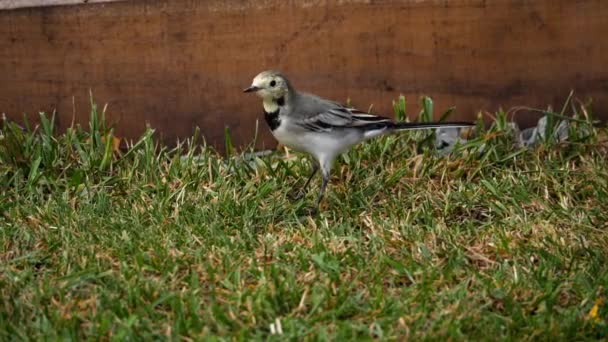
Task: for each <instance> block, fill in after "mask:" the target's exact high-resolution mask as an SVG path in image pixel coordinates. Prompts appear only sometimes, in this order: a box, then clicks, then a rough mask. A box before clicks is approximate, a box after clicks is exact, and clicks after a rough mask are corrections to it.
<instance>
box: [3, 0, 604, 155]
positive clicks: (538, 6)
mask: <svg viewBox="0 0 608 342" xmlns="http://www.w3.org/2000/svg"><path fill="white" fill-rule="evenodd" d="M606 18H608V2H606V1H605V0H584V1H583V0H580V1H572V0H535V1H511V0H494V1H485V0H451V1H439V0H426V1H414V0H411V1H354V0H344V1H312V0H311V1H303V0H301V1H299V0H294V1H281V0H263V1H245V0H241V1H220V0H208V1H185V0H184V1H182V0H172V1H156V0H153V1H128V2H113V3H106V4H88V5H80V6H67V7H46V8H33V9H19V10H11V11H0V60H1V61H2V63H0V80H1V82H0V112H5V113H7V114H8V115H9V117H13V118H19V117H21V115H22V113H23V112H26V113H29V114H30V116H31V115H32V114H35V113H37V112H38V111H40V110H44V111H49V112H50V111H53V110H56V111H57V113H58V115H59V124H60V126H61V127H62V128H65V127H66V126H67V125H69V124H70V122H71V120H72V113H73V111H74V108H73V106H72V101H73V99H74V103H75V112H76V121H77V122H80V123H84V122H86V120H87V118H88V94H89V89H90V90H91V91H92V92H93V93H94V96H95V98H96V99H97V100H98V102H100V103H106V102H107V103H108V104H109V106H108V118H109V119H110V120H112V121H113V122H116V127H117V132H118V134H119V135H122V136H127V137H137V136H138V135H139V134H140V133H141V132H142V131H143V129H144V128H145V123H149V124H150V125H151V126H152V127H154V128H156V129H157V131H159V132H160V134H161V136H162V139H163V141H164V142H166V143H168V144H172V143H174V142H175V140H176V139H177V138H184V137H188V136H190V135H191V134H192V132H193V129H194V127H195V126H200V127H201V129H202V131H203V132H204V134H205V136H206V137H207V139H208V141H210V142H212V143H214V144H215V145H216V146H221V143H222V141H223V131H224V130H223V129H224V127H225V126H228V127H230V129H231V131H232V133H233V136H234V140H235V142H236V143H237V144H243V143H248V142H250V141H251V139H252V137H253V135H254V131H255V122H256V120H260V139H261V140H260V141H259V143H258V147H269V146H273V145H274V140H273V139H272V138H271V136H270V134H269V131H268V129H267V128H266V127H265V126H264V124H263V120H262V109H261V103H260V101H259V99H258V98H256V97H255V96H252V95H250V94H242V92H241V90H242V89H243V88H244V87H246V86H248V85H249V84H250V82H251V80H252V78H253V76H255V74H256V73H257V72H259V71H261V70H264V69H268V68H274V69H280V70H282V71H283V72H284V73H286V74H287V75H288V76H290V78H291V79H292V81H293V83H294V85H295V86H297V87H298V88H300V89H302V90H307V91H310V92H314V93H317V94H319V95H321V96H325V97H329V98H332V99H335V100H339V101H345V100H346V99H347V98H351V99H352V102H353V104H355V105H357V106H358V107H359V108H361V109H367V108H368V107H369V106H370V105H371V104H373V105H374V112H376V113H387V114H388V115H392V109H391V101H392V100H393V99H395V98H396V97H397V96H399V94H401V93H403V94H405V95H406V98H407V100H408V111H409V112H410V114H412V113H416V112H417V111H418V108H419V107H418V105H417V102H418V99H419V97H420V96H421V95H423V94H426V95H430V96H432V97H433V98H434V99H435V103H436V104H435V108H436V112H440V111H442V110H444V109H446V108H447V107H450V106H456V108H457V115H456V116H454V117H453V118H454V119H464V118H473V117H474V116H475V114H476V112H477V111H478V110H488V111H494V110H496V109H497V108H499V107H500V106H502V107H505V108H506V107H510V106H514V105H528V106H537V107H544V106H546V105H553V106H554V107H559V106H560V105H561V104H562V102H563V101H564V100H565V98H566V96H567V95H568V93H569V91H570V90H571V89H575V90H576V94H577V96H578V97H579V98H581V99H586V98H589V97H591V98H593V100H594V109H595V111H596V113H597V114H598V115H602V114H603V115H604V118H606V116H605V113H606V112H607V111H608V92H607V90H608V66H607V65H608V64H607V63H606V61H607V57H608V40H607V39H605V37H604V34H605V33H606V32H608V20H607V19H606ZM517 119H518V120H519V121H520V122H521V123H523V124H524V125H527V124H530V123H532V122H533V121H534V120H535V119H536V118H535V117H533V115H531V114H529V113H522V114H520V115H519V116H518V117H517Z"/></svg>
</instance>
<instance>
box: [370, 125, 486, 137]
mask: <svg viewBox="0 0 608 342" xmlns="http://www.w3.org/2000/svg"><path fill="white" fill-rule="evenodd" d="M473 126H475V124H473V123H470V122H392V121H388V122H377V123H373V124H369V125H366V126H365V128H364V131H365V132H364V136H365V139H366V140H367V139H371V138H374V137H377V136H379V135H383V134H387V133H391V132H401V131H412V130H420V129H437V128H466V127H473Z"/></svg>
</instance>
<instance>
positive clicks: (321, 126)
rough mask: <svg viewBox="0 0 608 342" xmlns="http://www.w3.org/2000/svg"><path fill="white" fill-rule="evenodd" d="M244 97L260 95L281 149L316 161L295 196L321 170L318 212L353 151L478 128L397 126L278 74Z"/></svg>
mask: <svg viewBox="0 0 608 342" xmlns="http://www.w3.org/2000/svg"><path fill="white" fill-rule="evenodd" d="M244 92H246V93H248V92H255V93H257V94H258V95H259V96H260V97H261V98H262V105H263V106H264V118H265V119H266V123H267V124H268V126H269V127H270V130H271V131H272V134H273V135H274V137H275V138H276V139H277V140H278V141H279V142H280V143H281V144H283V145H285V146H287V147H289V148H291V149H294V150H296V151H301V152H306V153H308V154H310V155H311V156H312V157H313V158H314V159H313V163H312V174H311V175H310V177H309V178H308V180H307V181H306V183H305V184H304V187H303V188H302V189H301V190H300V191H299V192H298V193H297V195H296V196H294V197H295V198H296V199H298V198H300V197H301V196H303V195H304V193H305V191H306V188H307V187H308V184H309V183H310V181H311V179H312V178H313V177H314V175H315V174H316V173H317V171H318V170H319V168H320V169H321V174H322V175H323V183H322V184H321V190H320V192H319V196H318V197H317V201H316V206H315V208H314V210H316V209H317V208H318V207H319V203H320V202H321V199H322V198H323V195H324V193H325V188H326V187H327V183H328V182H329V174H330V171H331V167H332V164H333V161H334V160H335V159H336V157H338V156H339V155H340V154H342V153H343V152H346V151H347V150H348V149H349V148H351V147H352V146H354V145H356V144H358V143H360V142H363V141H365V140H368V139H371V138H374V137H377V136H380V135H383V134H387V133H392V132H399V131H405V130H415V129H429V128H442V127H455V128H457V127H470V126H473V124H471V123H466V122H442V123H412V122H394V121H392V120H390V119H388V118H385V117H382V116H378V115H374V114H370V113H366V112H362V111H360V110H357V109H354V108H347V107H345V106H343V105H341V104H339V103H337V102H333V101H330V100H326V99H323V98H321V97H318V96H316V95H312V94H307V93H304V92H300V91H297V90H296V89H295V88H294V87H293V86H292V85H291V82H289V80H288V79H287V77H285V76H284V75H283V74H282V73H280V72H278V71H273V70H269V71H263V72H261V73H259V74H258V75H257V76H256V77H255V78H254V79H253V83H252V84H251V86H250V87H249V88H247V89H245V90H244Z"/></svg>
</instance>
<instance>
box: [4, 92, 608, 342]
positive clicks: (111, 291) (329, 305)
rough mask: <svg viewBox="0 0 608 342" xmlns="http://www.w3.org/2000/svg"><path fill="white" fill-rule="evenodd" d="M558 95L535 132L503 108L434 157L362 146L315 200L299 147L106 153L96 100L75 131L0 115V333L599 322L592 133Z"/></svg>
mask: <svg viewBox="0 0 608 342" xmlns="http://www.w3.org/2000/svg"><path fill="white" fill-rule="evenodd" d="M400 107H401V105H399V104H396V107H395V108H396V111H398V109H399V108H400ZM426 107H427V108H428V107H430V108H432V102H430V104H429V103H428V102H427V103H426ZM403 110H405V104H403ZM567 110H568V113H566V114H568V117H571V118H574V119H573V120H572V121H571V123H572V127H573V128H572V129H571V135H570V139H569V141H567V142H561V143H559V142H556V141H552V140H551V136H550V135H548V138H546V141H545V142H544V143H543V144H540V145H539V146H537V147H536V148H535V149H520V148H517V147H513V144H512V142H513V138H512V135H511V132H510V131H509V130H510V128H509V125H508V124H507V122H506V114H505V113H503V112H499V113H497V114H496V116H495V120H494V122H493V124H492V125H491V127H489V128H487V129H486V128H484V127H483V126H482V125H480V126H479V127H478V131H477V135H476V138H473V139H471V140H469V142H468V143H466V144H464V145H462V146H460V147H459V148H457V149H456V151H455V152H454V153H452V154H451V155H450V156H449V157H446V158H441V157H438V156H437V154H436V153H435V151H434V150H433V148H432V147H430V145H428V144H422V143H421V142H424V141H428V139H424V134H425V133H421V134H411V135H408V134H404V135H400V136H390V137H384V138H381V139H378V140H375V141H373V142H371V143H369V144H364V145H361V146H359V147H357V148H356V149H354V150H353V151H351V152H350V153H349V154H348V155H347V156H345V157H344V158H343V159H342V160H341V161H340V162H339V163H338V164H337V165H336V167H335V169H334V170H335V172H334V174H333V179H332V183H331V185H330V187H329V190H328V194H327V195H328V196H327V199H326V200H325V201H324V204H323V207H322V212H321V213H320V215H319V216H318V217H308V216H305V215H301V211H302V209H304V208H305V207H306V206H307V205H308V204H309V203H311V202H312V201H313V200H314V196H315V195H316V191H317V190H318V186H319V181H318V179H317V180H316V181H315V182H313V183H314V186H313V188H312V189H311V191H310V193H309V194H308V196H307V197H306V198H305V199H303V200H301V201H298V202H295V203H292V202H290V201H289V200H288V197H287V194H288V193H289V190H290V188H291V187H292V186H294V185H296V186H297V185H302V184H303V182H304V180H305V178H306V177H305V175H306V174H307V173H308V165H307V163H306V162H305V161H304V160H302V159H297V158H296V159H288V160H285V159H283V158H280V157H279V156H278V155H277V154H273V155H271V156H266V157H263V158H256V159H255V160H254V162H255V164H256V165H257V167H254V166H252V164H251V163H247V162H244V159H243V155H239V154H236V155H234V156H232V157H230V158H222V157H221V156H219V155H218V154H217V153H216V152H214V151H213V150H212V149H210V148H208V147H205V145H204V144H200V143H199V139H197V136H195V137H193V138H192V139H190V140H189V141H187V142H184V143H182V144H180V145H179V146H178V147H177V148H175V149H167V148H165V147H161V146H158V145H157V144H156V143H155V142H154V140H153V139H152V137H153V131H152V130H148V131H147V132H146V133H145V134H144V136H143V137H142V138H141V139H140V140H139V141H137V142H136V143H135V144H133V145H131V146H130V147H129V148H128V149H127V150H122V151H117V150H116V149H115V142H116V138H115V137H114V136H113V133H112V130H111V128H109V127H105V124H104V119H103V114H102V113H98V111H97V108H96V107H95V105H93V107H92V111H91V120H90V125H89V127H88V128H87V129H86V130H85V129H83V128H80V127H73V128H70V129H68V130H67V132H65V133H63V134H57V133H56V132H55V131H54V128H53V127H54V124H53V120H52V118H49V117H47V116H42V117H41V124H40V125H39V126H38V127H36V128H28V129H26V130H25V131H22V130H20V129H19V128H18V127H17V126H15V125H13V124H10V123H5V124H4V126H3V128H2V131H1V132H2V135H1V136H0V162H1V163H0V227H1V229H0V259H1V263H0V339H2V340H9V339H10V340H13V339H53V340H55V339H85V338H86V339H102V340H106V339H113V340H125V339H135V340H144V339H146V340H147V339H175V340H177V339H183V340H191V339H202V338H211V337H214V336H215V337H223V338H227V339H237V340H239V339H240V340H250V339H264V340H265V339H270V340H275V339H276V340H286V339H298V340H299V339H306V340H327V339H330V340H346V339H372V338H379V339H383V340H402V339H404V338H409V339H413V340H418V339H431V340H435V339H437V340H439V339H441V340H443V339H446V338H449V339H453V340H478V339H481V340H489V339H499V340H539V339H540V340H580V339H602V338H606V337H607V336H608V305H607V304H606V303H605V300H606V298H607V297H608V290H607V287H606V286H607V285H608V212H607V210H606V209H607V208H608V171H607V168H606V156H607V151H608V143H607V142H606V140H605V138H604V137H605V131H604V130H603V129H597V128H591V125H590V122H592V118H591V117H590V112H589V109H588V108H587V107H585V106H576V107H575V106H567ZM397 114H398V115H399V113H397ZM558 114H559V113H558ZM424 115H426V116H427V117H428V113H425V114H424ZM424 115H423V116H424ZM560 115H562V116H563V115H565V113H564V111H562V112H561V114H560ZM580 127H585V129H583V130H581V129H579V128H580ZM88 132H90V133H88ZM580 132H585V133H584V134H581V133H580ZM583 135H584V136H583ZM227 141H228V139H227ZM417 151H421V152H422V153H421V154H418V153H417Z"/></svg>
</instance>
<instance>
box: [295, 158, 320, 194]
mask: <svg viewBox="0 0 608 342" xmlns="http://www.w3.org/2000/svg"><path fill="white" fill-rule="evenodd" d="M317 171H319V164H318V163H317V162H316V161H315V160H313V161H312V172H311V173H310V177H308V180H306V183H304V186H303V187H302V188H301V189H299V190H295V191H293V192H292V193H291V195H290V198H291V199H292V200H294V201H297V200H299V199H300V198H302V197H304V195H305V194H306V188H308V185H309V184H310V181H311V180H312V178H313V177H314V176H315V175H316V174H317Z"/></svg>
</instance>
